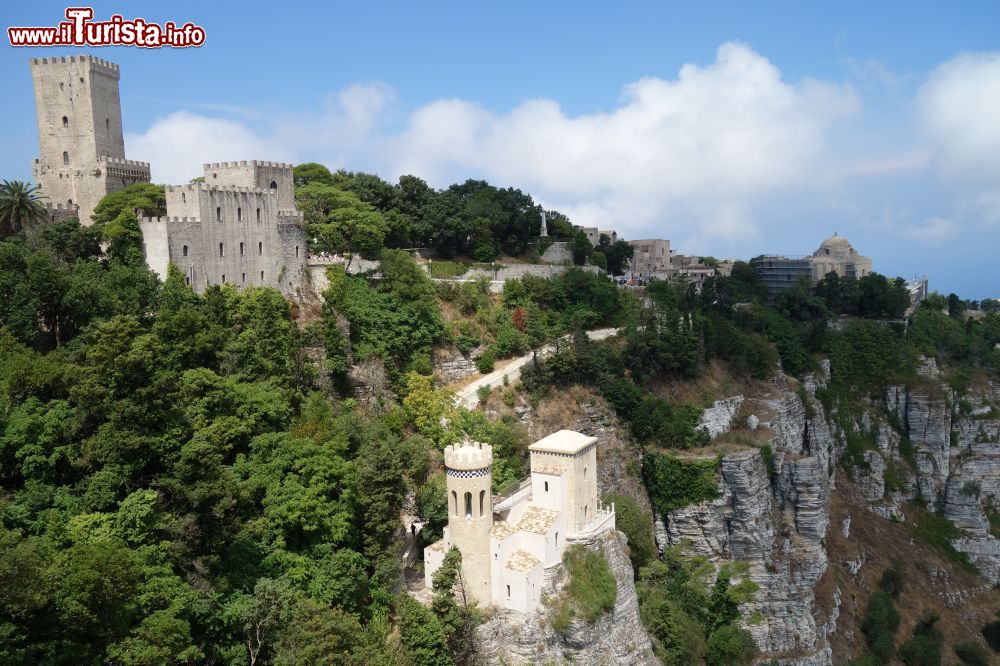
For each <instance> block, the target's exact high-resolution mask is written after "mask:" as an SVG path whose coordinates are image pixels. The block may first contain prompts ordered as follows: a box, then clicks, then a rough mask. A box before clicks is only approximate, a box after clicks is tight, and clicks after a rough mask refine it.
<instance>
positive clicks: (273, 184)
mask: <svg viewBox="0 0 1000 666" xmlns="http://www.w3.org/2000/svg"><path fill="white" fill-rule="evenodd" d="M271 194H274V195H277V194H278V184H277V183H276V182H274V181H273V180H272V181H271Z"/></svg>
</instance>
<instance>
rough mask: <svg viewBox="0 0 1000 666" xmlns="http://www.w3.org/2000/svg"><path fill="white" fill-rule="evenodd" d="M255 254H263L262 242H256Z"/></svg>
mask: <svg viewBox="0 0 1000 666" xmlns="http://www.w3.org/2000/svg"><path fill="white" fill-rule="evenodd" d="M257 254H258V255H263V254H264V244H263V243H257Z"/></svg>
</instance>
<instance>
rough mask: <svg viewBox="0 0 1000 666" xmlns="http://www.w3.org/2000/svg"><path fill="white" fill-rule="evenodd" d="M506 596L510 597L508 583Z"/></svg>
mask: <svg viewBox="0 0 1000 666" xmlns="http://www.w3.org/2000/svg"><path fill="white" fill-rule="evenodd" d="M507 598H508V599H510V585H508V586H507Z"/></svg>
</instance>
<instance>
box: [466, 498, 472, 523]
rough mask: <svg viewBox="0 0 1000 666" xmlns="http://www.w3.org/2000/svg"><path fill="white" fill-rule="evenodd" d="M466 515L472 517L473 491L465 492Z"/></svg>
mask: <svg viewBox="0 0 1000 666" xmlns="http://www.w3.org/2000/svg"><path fill="white" fill-rule="evenodd" d="M465 517H466V518H472V493H465Z"/></svg>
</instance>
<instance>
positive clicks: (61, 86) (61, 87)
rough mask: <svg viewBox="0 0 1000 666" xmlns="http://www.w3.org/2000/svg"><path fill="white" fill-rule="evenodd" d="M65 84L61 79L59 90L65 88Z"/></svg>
mask: <svg viewBox="0 0 1000 666" xmlns="http://www.w3.org/2000/svg"><path fill="white" fill-rule="evenodd" d="M63 85H65V84H63V82H62V81H60V82H59V90H62V89H63Z"/></svg>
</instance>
